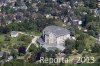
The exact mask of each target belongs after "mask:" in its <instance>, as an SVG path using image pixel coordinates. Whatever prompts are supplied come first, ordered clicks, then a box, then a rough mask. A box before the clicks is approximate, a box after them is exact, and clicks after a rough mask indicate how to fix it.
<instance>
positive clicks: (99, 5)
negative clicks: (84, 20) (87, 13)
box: [97, 0, 100, 8]
mask: <svg viewBox="0 0 100 66" xmlns="http://www.w3.org/2000/svg"><path fill="white" fill-rule="evenodd" d="M97 1H98V7H99V8H100V0H97Z"/></svg>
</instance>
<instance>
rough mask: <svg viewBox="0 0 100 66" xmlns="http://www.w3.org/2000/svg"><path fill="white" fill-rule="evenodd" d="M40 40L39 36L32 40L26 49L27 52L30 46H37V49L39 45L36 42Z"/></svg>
mask: <svg viewBox="0 0 100 66" xmlns="http://www.w3.org/2000/svg"><path fill="white" fill-rule="evenodd" d="M38 38H39V36H35V37H34V38H33V39H32V42H31V43H30V44H29V45H28V47H27V49H26V52H27V51H28V49H29V48H30V46H31V45H32V44H35V46H36V47H38V45H37V44H36V40H37V39H38Z"/></svg>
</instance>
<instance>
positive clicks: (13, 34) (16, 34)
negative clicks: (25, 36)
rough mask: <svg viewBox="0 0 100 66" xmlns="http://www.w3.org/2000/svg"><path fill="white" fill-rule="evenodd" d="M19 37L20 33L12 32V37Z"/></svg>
mask: <svg viewBox="0 0 100 66" xmlns="http://www.w3.org/2000/svg"><path fill="white" fill-rule="evenodd" d="M18 35H19V32H18V31H12V32H11V37H12V38H13V37H17V36H18Z"/></svg>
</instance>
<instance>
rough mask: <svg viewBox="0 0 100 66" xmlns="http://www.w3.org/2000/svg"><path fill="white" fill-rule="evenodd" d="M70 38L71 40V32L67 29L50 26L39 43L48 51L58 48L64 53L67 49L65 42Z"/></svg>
mask: <svg viewBox="0 0 100 66" xmlns="http://www.w3.org/2000/svg"><path fill="white" fill-rule="evenodd" d="M68 38H69V39H70V31H69V30H67V29H66V28H62V27H58V26H48V27H46V28H45V29H44V30H43V35H42V36H41V37H40V38H39V39H38V42H39V43H40V45H41V46H42V47H44V48H45V49H47V50H54V49H56V48H58V49H59V50H61V51H63V50H64V49H65V47H64V45H65V40H67V39H68Z"/></svg>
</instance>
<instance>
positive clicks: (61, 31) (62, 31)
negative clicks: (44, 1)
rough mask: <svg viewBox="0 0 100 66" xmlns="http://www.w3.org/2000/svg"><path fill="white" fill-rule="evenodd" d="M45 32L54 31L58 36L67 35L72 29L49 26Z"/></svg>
mask: <svg viewBox="0 0 100 66" xmlns="http://www.w3.org/2000/svg"><path fill="white" fill-rule="evenodd" d="M43 32H45V34H47V35H48V34H50V33H53V34H55V35H56V37H59V36H62V35H66V34H70V31H69V30H68V29H66V28H62V27H59V26H53V25H52V26H48V27H46V28H45V29H44V30H43Z"/></svg>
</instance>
